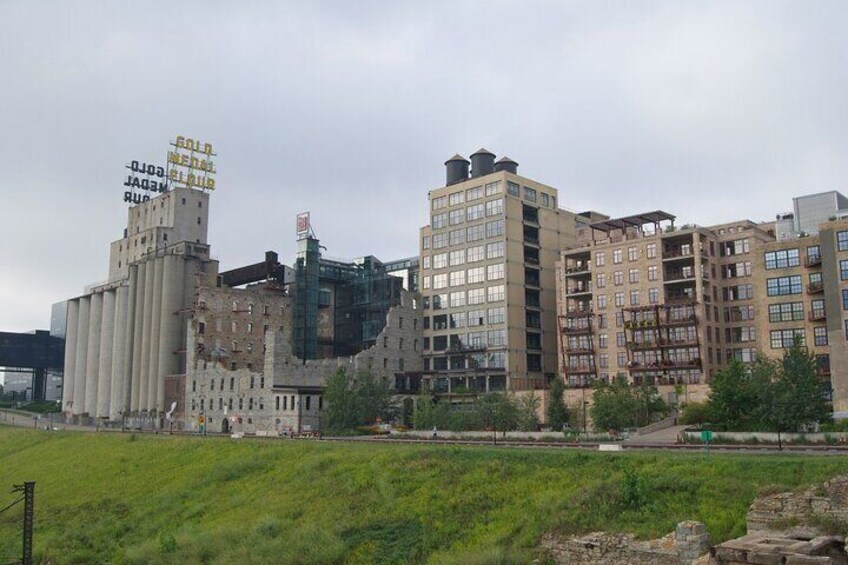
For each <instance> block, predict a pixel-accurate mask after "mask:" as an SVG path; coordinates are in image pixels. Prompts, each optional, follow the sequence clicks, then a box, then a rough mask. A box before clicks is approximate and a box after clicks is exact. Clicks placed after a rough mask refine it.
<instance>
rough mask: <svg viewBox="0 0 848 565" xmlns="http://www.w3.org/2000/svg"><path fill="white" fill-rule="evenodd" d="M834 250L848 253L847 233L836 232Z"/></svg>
mask: <svg viewBox="0 0 848 565" xmlns="http://www.w3.org/2000/svg"><path fill="white" fill-rule="evenodd" d="M836 249H838V250H839V251H848V231H838V232H836Z"/></svg>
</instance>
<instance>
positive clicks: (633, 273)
mask: <svg viewBox="0 0 848 565" xmlns="http://www.w3.org/2000/svg"><path fill="white" fill-rule="evenodd" d="M629 274H630V279H629V280H630V282H631V283H637V282H639V269H630V273H629Z"/></svg>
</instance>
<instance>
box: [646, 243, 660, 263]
mask: <svg viewBox="0 0 848 565" xmlns="http://www.w3.org/2000/svg"><path fill="white" fill-rule="evenodd" d="M645 256H646V257H647V258H648V259H656V258H657V244H656V243H649V244H648V245H646V246H645Z"/></svg>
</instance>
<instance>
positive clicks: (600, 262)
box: [595, 251, 606, 267]
mask: <svg viewBox="0 0 848 565" xmlns="http://www.w3.org/2000/svg"><path fill="white" fill-rule="evenodd" d="M605 264H606V253H605V252H603V251H598V252H597V253H595V266H596V267H603V266H604V265H605Z"/></svg>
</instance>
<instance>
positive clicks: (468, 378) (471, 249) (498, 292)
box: [420, 149, 585, 393]
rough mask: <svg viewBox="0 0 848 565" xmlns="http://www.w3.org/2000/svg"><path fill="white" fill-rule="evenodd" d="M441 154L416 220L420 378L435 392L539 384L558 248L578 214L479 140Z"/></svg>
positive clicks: (551, 354)
mask: <svg viewBox="0 0 848 565" xmlns="http://www.w3.org/2000/svg"><path fill="white" fill-rule="evenodd" d="M470 164H471V174H470V175H469V161H468V160H466V159H464V158H463V157H461V156H459V155H456V156H454V157H452V158H451V159H449V160H448V161H447V162H446V163H445V165H446V167H447V182H446V185H445V186H444V187H441V188H437V189H435V190H432V191H430V193H429V195H428V199H429V209H430V214H431V216H430V224H429V225H427V226H425V227H423V228H422V229H421V239H420V258H421V263H420V287H421V294H422V296H423V298H422V301H423V309H424V351H423V354H424V373H423V381H424V384H425V386H430V387H431V388H432V389H433V390H434V391H436V392H452V393H457V392H462V391H492V390H506V389H509V390H526V389H533V388H543V387H545V386H546V384H547V382H548V381H549V380H550V379H551V378H553V377H554V375H556V371H557V356H556V339H557V331H556V328H557V325H556V294H555V289H556V281H555V273H554V264H555V263H556V261H557V258H558V256H559V250H560V249H563V248H565V247H568V246H571V245H572V244H573V241H574V236H575V229H576V225H577V224H578V222H580V221H582V220H585V218H584V217H583V216H578V215H577V214H574V213H572V212H568V211H566V210H563V209H561V208H560V207H559V200H558V198H559V196H558V193H557V190H556V189H555V188H552V187H550V186H547V185H544V184H542V183H539V182H536V181H534V180H531V179H528V178H525V177H522V176H519V175H518V174H517V168H518V164H517V163H516V162H514V161H512V160H510V159H508V158H506V157H504V158H502V159H500V160H499V161H498V162H497V163H495V155H494V154H492V153H490V152H489V151H486V150H485V149H481V150H479V151H477V152H476V153H474V154H473V155H472V156H471V162H470Z"/></svg>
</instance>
